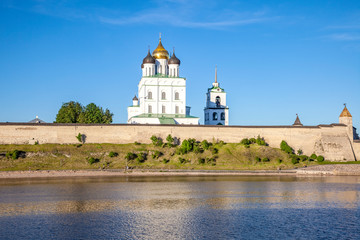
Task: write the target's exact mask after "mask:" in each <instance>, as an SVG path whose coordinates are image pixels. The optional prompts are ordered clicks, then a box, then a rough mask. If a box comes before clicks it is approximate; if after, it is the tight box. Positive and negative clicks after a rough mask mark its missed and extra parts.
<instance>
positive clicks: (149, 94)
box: [148, 91, 152, 99]
mask: <svg viewBox="0 0 360 240" xmlns="http://www.w3.org/2000/svg"><path fill="white" fill-rule="evenodd" d="M148 99H152V92H150V91H149V92H148Z"/></svg>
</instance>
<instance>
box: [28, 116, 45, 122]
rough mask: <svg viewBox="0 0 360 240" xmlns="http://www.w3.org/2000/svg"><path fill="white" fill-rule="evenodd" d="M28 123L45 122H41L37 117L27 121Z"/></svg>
mask: <svg viewBox="0 0 360 240" xmlns="http://www.w3.org/2000/svg"><path fill="white" fill-rule="evenodd" d="M28 123H46V122H45V121H43V120H41V119H40V118H39V117H38V116H36V117H35V118H34V119H33V120H31V121H29V122H28Z"/></svg>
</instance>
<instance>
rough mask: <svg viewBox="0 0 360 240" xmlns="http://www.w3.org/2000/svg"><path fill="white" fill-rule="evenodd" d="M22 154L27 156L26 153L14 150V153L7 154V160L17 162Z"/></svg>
mask: <svg viewBox="0 0 360 240" xmlns="http://www.w3.org/2000/svg"><path fill="white" fill-rule="evenodd" d="M21 154H25V152H23V151H19V150H14V151H11V152H7V153H6V154H5V156H6V157H7V158H11V159H13V160H16V159H18V158H19V157H20V155H21Z"/></svg>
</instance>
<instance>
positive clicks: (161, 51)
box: [152, 37, 169, 59]
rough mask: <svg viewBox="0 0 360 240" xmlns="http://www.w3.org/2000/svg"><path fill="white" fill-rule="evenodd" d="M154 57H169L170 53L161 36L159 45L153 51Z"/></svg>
mask: <svg viewBox="0 0 360 240" xmlns="http://www.w3.org/2000/svg"><path fill="white" fill-rule="evenodd" d="M152 55H153V57H154V58H156V59H169V53H168V51H166V49H165V48H164V46H163V45H162V44H161V37H160V39H159V45H158V46H157V48H156V49H155V50H154V51H153V53H152Z"/></svg>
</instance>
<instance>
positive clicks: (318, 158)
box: [316, 155, 325, 162]
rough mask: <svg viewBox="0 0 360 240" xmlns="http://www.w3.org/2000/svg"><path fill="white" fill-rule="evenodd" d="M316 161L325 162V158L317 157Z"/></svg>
mask: <svg viewBox="0 0 360 240" xmlns="http://www.w3.org/2000/svg"><path fill="white" fill-rule="evenodd" d="M316 159H317V161H318V162H323V161H324V160H325V158H324V157H323V156H321V155H319V156H317V158H316Z"/></svg>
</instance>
